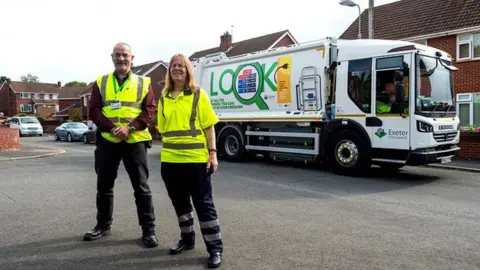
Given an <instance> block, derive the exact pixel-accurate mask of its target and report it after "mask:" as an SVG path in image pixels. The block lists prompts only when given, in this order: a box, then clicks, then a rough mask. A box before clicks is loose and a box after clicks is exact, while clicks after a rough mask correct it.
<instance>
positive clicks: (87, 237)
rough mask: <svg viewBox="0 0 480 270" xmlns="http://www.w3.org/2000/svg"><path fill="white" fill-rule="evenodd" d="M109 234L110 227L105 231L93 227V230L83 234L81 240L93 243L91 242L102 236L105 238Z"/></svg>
mask: <svg viewBox="0 0 480 270" xmlns="http://www.w3.org/2000/svg"><path fill="white" fill-rule="evenodd" d="M109 234H110V227H108V228H107V229H100V228H97V227H95V228H94V229H93V230H91V231H88V232H87V233H85V234H84V235H83V240H84V241H93V240H96V239H98V238H101V237H103V236H107V235H109Z"/></svg>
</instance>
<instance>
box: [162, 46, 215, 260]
mask: <svg viewBox="0 0 480 270" xmlns="http://www.w3.org/2000/svg"><path fill="white" fill-rule="evenodd" d="M217 122H218V117H217V116H216V115H215V112H214V111H213V108H212V106H211V104H210V100H209V98H208V96H207V94H206V92H205V91H204V90H203V89H200V88H199V87H197V86H196V85H195V83H194V76H193V71H192V64H191V62H190V61H189V60H188V58H187V57H185V56H184V55H183V54H176V55H174V56H173V57H172V59H171V60H170V66H169V68H168V72H167V75H166V79H165V87H164V89H163V91H162V96H161V98H160V101H159V103H158V130H159V132H160V133H161V134H162V141H163V147H162V152H161V158H160V159H161V163H162V166H161V175H162V178H163V181H164V182H165V186H166V188H167V192H168V196H169V197H170V199H171V201H172V204H173V207H174V208H175V212H176V214H177V217H178V222H179V226H180V231H181V238H180V241H179V242H178V244H177V245H176V246H174V247H172V248H171V249H170V253H172V254H179V253H181V252H184V251H185V250H189V249H192V248H194V246H195V232H194V231H193V208H192V205H191V203H190V198H192V201H193V205H194V207H195V210H196V211H197V214H198V219H199V221H200V228H201V231H202V235H203V240H204V242H205V245H206V247H207V251H208V253H209V254H210V257H209V261H208V266H209V267H210V268H216V267H219V266H220V264H221V262H222V259H221V257H222V252H223V242H222V239H221V235H220V225H219V222H218V217H217V212H216V209H215V205H214V203H213V198H212V186H211V174H213V173H214V172H215V171H216V170H217V167H218V161H217V151H216V143H215V128H214V125H215V124H216V123H217Z"/></svg>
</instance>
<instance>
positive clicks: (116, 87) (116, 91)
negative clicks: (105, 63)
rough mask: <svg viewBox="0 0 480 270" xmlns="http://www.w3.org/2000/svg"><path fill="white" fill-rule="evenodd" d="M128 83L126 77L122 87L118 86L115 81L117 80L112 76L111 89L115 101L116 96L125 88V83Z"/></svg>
mask: <svg viewBox="0 0 480 270" xmlns="http://www.w3.org/2000/svg"><path fill="white" fill-rule="evenodd" d="M129 81H130V77H128V79H126V80H125V81H124V82H123V83H122V85H120V86H119V85H118V81H117V78H115V76H113V88H114V89H115V99H117V94H118V92H121V91H122V90H123V87H125V85H126V84H127V82H129Z"/></svg>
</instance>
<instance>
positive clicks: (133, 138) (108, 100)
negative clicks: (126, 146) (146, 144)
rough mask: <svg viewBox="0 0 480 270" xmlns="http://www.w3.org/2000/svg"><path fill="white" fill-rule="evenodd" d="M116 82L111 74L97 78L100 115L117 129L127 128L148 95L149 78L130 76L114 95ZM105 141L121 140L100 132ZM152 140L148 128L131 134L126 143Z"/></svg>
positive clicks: (138, 113) (116, 141)
mask: <svg viewBox="0 0 480 270" xmlns="http://www.w3.org/2000/svg"><path fill="white" fill-rule="evenodd" d="M116 84H117V80H116V79H115V75H114V74H113V72H112V73H110V74H107V75H104V76H99V77H98V78H97V85H98V88H99V89H100V95H101V96H102V103H103V107H102V113H103V115H104V116H105V117H106V118H108V119H109V120H110V121H112V123H113V124H114V125H115V126H117V127H122V126H128V125H129V124H130V123H131V122H132V121H133V120H134V119H135V118H136V117H137V116H138V115H140V113H141V112H142V102H143V99H144V98H145V96H146V95H147V93H148V87H149V85H150V78H148V77H142V76H138V75H135V74H130V76H129V78H128V79H127V81H125V82H124V84H123V85H122V87H123V88H122V89H121V91H119V92H118V93H115V92H116V91H115V90H116V89H117V86H116ZM101 134H102V137H103V138H105V139H106V140H108V141H110V142H113V143H119V142H121V141H122V139H120V138H118V137H116V136H114V135H113V134H111V133H110V132H102V133H101ZM150 140H152V135H151V134H150V132H149V131H148V127H147V128H145V129H144V130H136V131H135V132H133V133H131V134H130V136H129V137H128V139H127V143H137V142H143V141H150Z"/></svg>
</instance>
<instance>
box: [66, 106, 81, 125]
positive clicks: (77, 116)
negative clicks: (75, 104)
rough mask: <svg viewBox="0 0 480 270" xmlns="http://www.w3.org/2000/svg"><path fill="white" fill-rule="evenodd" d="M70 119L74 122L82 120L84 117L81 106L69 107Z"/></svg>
mask: <svg viewBox="0 0 480 270" xmlns="http://www.w3.org/2000/svg"><path fill="white" fill-rule="evenodd" d="M68 119H69V120H70V121H73V122H81V121H82V119H83V115H82V111H81V109H79V108H71V109H68Z"/></svg>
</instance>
